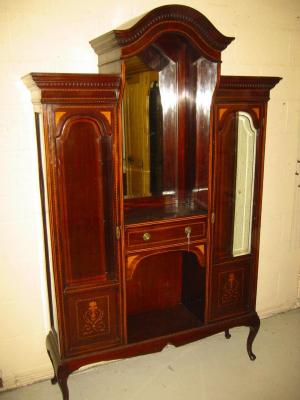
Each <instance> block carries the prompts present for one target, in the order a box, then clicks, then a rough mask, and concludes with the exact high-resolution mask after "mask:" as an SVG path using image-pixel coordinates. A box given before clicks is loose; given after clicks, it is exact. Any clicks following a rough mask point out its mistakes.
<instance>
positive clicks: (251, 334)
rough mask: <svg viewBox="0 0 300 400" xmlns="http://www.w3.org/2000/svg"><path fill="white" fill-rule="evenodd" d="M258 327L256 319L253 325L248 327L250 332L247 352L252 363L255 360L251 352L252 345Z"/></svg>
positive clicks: (258, 323) (257, 319)
mask: <svg viewBox="0 0 300 400" xmlns="http://www.w3.org/2000/svg"><path fill="white" fill-rule="evenodd" d="M259 326H260V320H259V318H258V317H257V318H256V319H255V321H254V323H253V325H250V326H249V329H250V331H249V335H248V339H247V352H248V355H249V358H250V360H251V361H254V360H255V359H256V355H255V354H254V353H253V351H252V344H253V341H254V339H255V336H256V335H257V332H258V330H259Z"/></svg>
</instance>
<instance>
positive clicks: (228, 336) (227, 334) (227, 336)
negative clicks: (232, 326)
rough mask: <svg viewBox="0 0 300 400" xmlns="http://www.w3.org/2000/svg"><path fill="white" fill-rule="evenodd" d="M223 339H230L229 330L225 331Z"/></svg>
mask: <svg viewBox="0 0 300 400" xmlns="http://www.w3.org/2000/svg"><path fill="white" fill-rule="evenodd" d="M225 337H226V339H230V338H231V335H230V333H229V329H225Z"/></svg>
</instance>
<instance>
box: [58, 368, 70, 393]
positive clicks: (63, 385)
mask: <svg viewBox="0 0 300 400" xmlns="http://www.w3.org/2000/svg"><path fill="white" fill-rule="evenodd" d="M68 377H69V373H68V372H67V371H66V370H65V368H63V367H58V371H57V381H58V384H59V387H60V390H61V392H62V395H63V400H69V389H68V383H67V381H68Z"/></svg>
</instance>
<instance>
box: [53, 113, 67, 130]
mask: <svg viewBox="0 0 300 400" xmlns="http://www.w3.org/2000/svg"><path fill="white" fill-rule="evenodd" d="M65 114H66V113H65V112H63V111H56V113H55V124H56V126H57V125H58V123H59V120H60V119H61V117H63V116H64V115H65Z"/></svg>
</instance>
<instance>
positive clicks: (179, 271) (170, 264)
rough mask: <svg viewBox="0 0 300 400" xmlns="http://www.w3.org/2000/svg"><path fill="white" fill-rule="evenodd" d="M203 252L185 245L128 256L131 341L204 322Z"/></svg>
mask: <svg viewBox="0 0 300 400" xmlns="http://www.w3.org/2000/svg"><path fill="white" fill-rule="evenodd" d="M200 252H201V250H200V249H195V248H194V249H193V250H191V251H187V248H186V246H185V247H182V248H177V249H175V250H174V249H172V250H171V249H170V250H163V251H162V250H161V251H160V252H159V251H158V252H155V253H153V251H152V252H151V254H146V255H132V256H129V257H128V258H129V260H128V261H129V264H131V265H129V267H130V268H131V271H130V276H128V275H127V280H126V308H127V326H128V339H129V342H130V341H131V340H137V339H139V340H142V339H147V338H150V337H156V336H160V335H163V334H168V333H172V332H173V331H174V332H175V331H178V330H184V329H189V328H194V327H197V326H200V325H201V324H202V323H203V320H204V307H205V276H206V268H205V267H204V264H203V257H202V255H201V254H200ZM200 260H201V261H200ZM137 326H139V330H138V331H137V329H136V327H137ZM136 335H140V336H139V337H136Z"/></svg>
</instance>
